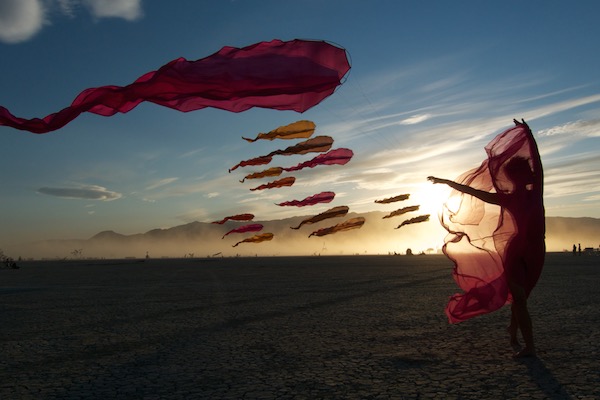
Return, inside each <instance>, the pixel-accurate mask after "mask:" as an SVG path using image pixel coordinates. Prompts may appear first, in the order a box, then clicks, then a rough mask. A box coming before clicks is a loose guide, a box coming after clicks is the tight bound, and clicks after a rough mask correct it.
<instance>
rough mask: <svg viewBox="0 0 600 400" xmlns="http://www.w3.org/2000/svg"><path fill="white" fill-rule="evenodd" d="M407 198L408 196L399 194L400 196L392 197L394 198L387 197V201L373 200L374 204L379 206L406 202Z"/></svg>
mask: <svg viewBox="0 0 600 400" xmlns="http://www.w3.org/2000/svg"><path fill="white" fill-rule="evenodd" d="M409 197H410V194H401V195H398V196H394V197H388V198H387V199H383V200H375V203H379V204H389V203H395V202H397V201H404V200H408V198H409Z"/></svg>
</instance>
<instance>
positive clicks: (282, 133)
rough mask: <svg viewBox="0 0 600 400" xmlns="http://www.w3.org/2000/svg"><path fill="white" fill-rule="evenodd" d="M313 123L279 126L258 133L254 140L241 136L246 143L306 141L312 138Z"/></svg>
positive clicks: (300, 122) (301, 122)
mask: <svg viewBox="0 0 600 400" xmlns="http://www.w3.org/2000/svg"><path fill="white" fill-rule="evenodd" d="M315 127H316V125H315V123H314V122H312V121H298V122H294V123H292V124H289V125H285V126H280V127H279V128H277V129H274V130H272V131H270V132H268V133H259V134H258V136H256V137H255V138H254V139H249V138H246V137H243V136H242V139H244V140H245V141H247V142H250V143H253V142H256V141H257V140H261V139H262V140H274V139H306V138H309V137H311V136H312V134H313V133H314V132H315Z"/></svg>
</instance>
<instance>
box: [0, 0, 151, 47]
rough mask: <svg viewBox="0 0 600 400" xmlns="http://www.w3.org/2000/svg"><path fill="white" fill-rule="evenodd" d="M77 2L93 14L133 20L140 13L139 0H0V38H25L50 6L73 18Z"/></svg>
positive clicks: (11, 40) (44, 18)
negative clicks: (52, 0)
mask: <svg viewBox="0 0 600 400" xmlns="http://www.w3.org/2000/svg"><path fill="white" fill-rule="evenodd" d="M80 5H84V6H85V8H86V9H87V10H88V11H89V12H90V13H91V14H92V15H93V16H94V17H95V18H122V19H125V20H127V21H135V20H137V19H139V18H141V17H142V16H143V11H142V0H57V1H56V2H47V1H43V0H0V42H4V43H21V42H24V41H27V40H29V39H31V38H32V37H34V36H35V35H36V34H37V33H38V32H39V31H41V29H42V28H43V26H44V25H45V24H48V23H50V21H49V20H48V15H49V14H50V11H52V10H50V8H51V7H53V8H57V9H58V10H59V12H60V13H62V14H64V15H67V16H69V17H72V18H73V17H75V14H76V12H77V10H78V8H79V6H80Z"/></svg>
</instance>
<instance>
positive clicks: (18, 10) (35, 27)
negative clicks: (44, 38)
mask: <svg viewBox="0 0 600 400" xmlns="http://www.w3.org/2000/svg"><path fill="white" fill-rule="evenodd" d="M44 21H45V9H44V6H43V4H42V2H41V1H40V0H0V41H2V42H5V43H19V42H24V41H26V40H29V39H30V38H32V37H33V36H34V35H35V34H36V33H38V32H39V31H40V30H41V29H42V26H43V25H44Z"/></svg>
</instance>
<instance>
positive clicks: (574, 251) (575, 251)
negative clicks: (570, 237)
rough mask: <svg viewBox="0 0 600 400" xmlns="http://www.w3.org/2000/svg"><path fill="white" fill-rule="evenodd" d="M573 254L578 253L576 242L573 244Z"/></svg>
mask: <svg viewBox="0 0 600 400" xmlns="http://www.w3.org/2000/svg"><path fill="white" fill-rule="evenodd" d="M573 255H574V256H576V255H577V246H576V245H575V244H573Z"/></svg>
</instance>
